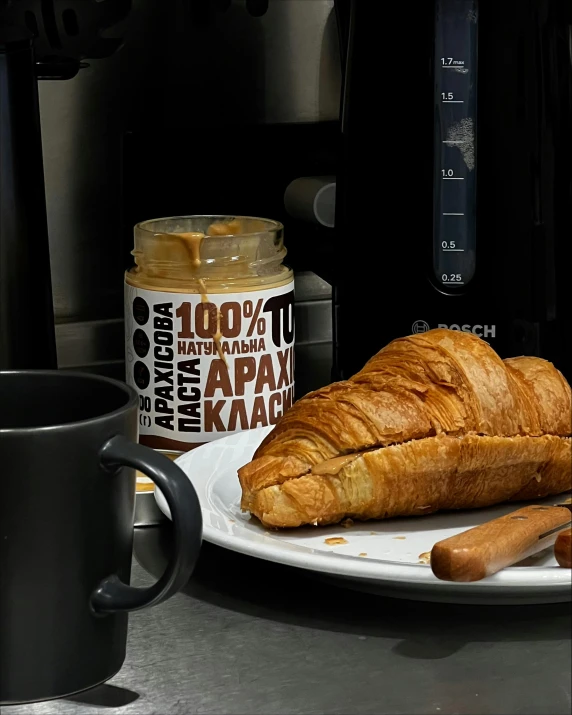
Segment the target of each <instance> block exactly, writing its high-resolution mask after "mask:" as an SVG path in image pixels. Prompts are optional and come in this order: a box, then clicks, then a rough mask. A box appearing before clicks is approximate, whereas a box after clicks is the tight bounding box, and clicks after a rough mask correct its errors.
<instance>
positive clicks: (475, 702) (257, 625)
mask: <svg viewBox="0 0 572 715" xmlns="http://www.w3.org/2000/svg"><path fill="white" fill-rule="evenodd" d="M170 528H171V527H170V525H163V526H161V527H147V528H139V529H137V530H136V535H135V559H136V562H135V563H134V567H133V577H132V583H133V584H134V585H143V584H145V583H149V582H150V581H151V579H152V577H151V576H150V575H149V574H150V573H151V574H155V575H158V574H159V573H160V572H161V570H162V568H163V566H164V563H165V556H164V555H165V553H167V550H168V548H169V540H170ZM571 633H572V623H571V613H570V605H569V604H558V605H550V606H519V607H515V606H503V607H492V606H479V607H475V606H451V605H439V604H429V603H421V602H414V601H398V600H392V599H388V598H381V597H379V596H374V595H369V594H362V593H357V592H353V591H350V590H347V589H344V588H338V587H336V586H332V585H331V584H326V583H323V582H321V581H319V580H318V579H317V578H315V577H313V576H312V575H311V574H308V573H305V572H302V571H298V570H296V569H292V568H288V567H283V566H278V565H276V564H272V563H268V562H263V561H258V560H255V559H252V558H249V557H245V556H240V555H238V554H234V553H231V552H228V551H224V550H222V549H219V548H217V547H215V546H212V545H210V544H204V546H203V551H202V554H201V557H200V560H199V564H198V566H197V569H196V571H195V574H194V576H193V578H192V579H191V581H190V582H189V584H188V586H187V587H186V589H185V590H184V592H183V593H180V594H178V595H177V596H175V597H174V598H172V599H171V600H170V601H168V602H167V603H165V604H163V605H161V606H158V607H156V608H153V609H150V610H148V611H144V612H142V613H136V614H134V615H132V616H131V617H130V630H129V641H128V647H127V659H126V661H125V665H124V667H123V669H122V670H121V672H120V673H119V675H118V676H116V677H115V678H114V679H113V680H111V681H109V683H108V684H107V685H104V686H100V687H99V688H95V689H93V690H91V691H88V692H87V693H83V694H82V695H79V696H75V697H74V698H70V699H67V700H59V701H54V702H47V703H39V704H36V705H25V706H13V707H3V708H2V713H3V715H20V714H22V715H24V714H25V715H56V714H57V715H66V714H68V713H69V715H76V714H80V713H81V714H82V715H83V714H84V713H85V715H91V714H92V713H106V714H107V715H115V714H117V715H120V714H121V715H151V714H153V715H155V714H157V715H159V714H161V715H175V714H179V713H180V714H181V715H183V714H187V713H204V714H207V713H209V714H210V713H212V714H217V715H218V714H221V715H223V714H224V715H230V714H231V713H232V714H237V715H243V714H244V715H247V714H248V715H254V714H255V713H264V714H266V715H270V714H271V713H276V714H280V715H282V714H283V715H298V714H300V715H302V714H303V715H311V714H314V713H315V714H319V715H338V714H339V715H349V714H353V713H356V714H358V713H359V714H360V715H361V714H363V715H366V714H371V715H385V714H387V715H415V714H417V713H420V714H421V713H422V714H425V713H436V714H438V715H453V714H460V715H485V714H487V715H516V714H517V713H518V714H519V715H520V714H522V715H544V714H546V715H570V711H571V707H572V701H571V679H572V675H571V673H572V669H571V668H572V663H571V660H572V658H571V644H570V640H571Z"/></svg>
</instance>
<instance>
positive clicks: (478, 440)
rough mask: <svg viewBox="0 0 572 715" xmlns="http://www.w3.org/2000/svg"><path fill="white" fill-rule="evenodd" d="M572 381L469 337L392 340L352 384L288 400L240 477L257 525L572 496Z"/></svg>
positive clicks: (442, 334)
mask: <svg viewBox="0 0 572 715" xmlns="http://www.w3.org/2000/svg"><path fill="white" fill-rule="evenodd" d="M571 422H572V403H571V395H570V386H569V385H568V383H567V382H566V380H565V379H564V377H563V376H562V374H561V373H560V372H559V371H558V370H557V369H556V368H555V367H554V366H553V365H552V364H551V363H549V362H547V361H546V360H542V359H540V358H533V357H520V358H510V359H507V360H501V359H500V358H499V356H498V355H497V354H496V353H495V352H494V350H493V349H492V348H491V347H490V346H489V345H488V344H487V343H486V342H484V341H483V340H481V339H480V338H478V337H476V336H474V335H472V334H469V333H462V332H459V331H450V330H431V331H429V332H427V333H423V334H420V335H411V336H409V337H406V338H400V339H398V340H394V341H393V342H392V343H390V344H389V345H388V346H387V347H385V348H383V350H381V351H380V352H379V353H378V354H377V355H375V356H374V357H373V358H372V359H371V360H370V361H369V362H368V363H367V364H366V365H365V367H364V368H363V369H362V370H361V371H360V372H358V373H357V374H356V375H354V376H353V377H352V378H350V379H349V380H346V381H343V382H337V383H334V384H332V385H329V386H328V387H325V388H322V389H320V390H317V391H316V392H313V393H310V394H309V395H307V396H306V397H304V398H303V399H301V400H299V401H298V402H297V403H295V404H294V405H293V407H292V408H291V409H290V410H289V411H288V412H287V413H286V414H285V415H284V416H283V417H282V418H281V420H280V421H279V423H278V424H277V425H276V427H275V428H274V430H273V431H272V432H271V433H270V434H269V435H268V436H267V437H266V439H265V440H264V441H263V442H262V444H261V445H260V447H259V448H258V450H257V451H256V453H255V455H254V458H253V460H252V462H250V463H249V464H247V465H245V466H244V467H242V468H241V469H240V470H239V472H238V475H239V479H240V484H241V487H242V503H241V506H242V508H243V509H244V510H249V511H250V512H251V513H252V514H254V515H255V516H256V517H258V519H260V521H261V522H262V523H263V524H265V525H266V526H270V527H296V526H301V525H304V524H316V525H325V524H333V523H336V522H338V521H340V520H342V519H344V518H346V517H351V518H353V519H363V520H365V519H380V518H387V517H393V516H410V515H411V516H413V515H423V514H429V513H432V512H435V511H438V510H440V509H466V508H474V507H484V506H489V505H491V504H496V503H499V502H503V501H509V500H515V501H517V500H528V499H537V498H541V497H546V496H549V495H552V494H559V493H561V492H565V491H567V490H569V489H570V488H571V481H572V476H571V463H572V454H571V439H570V435H571V431H572V427H571Z"/></svg>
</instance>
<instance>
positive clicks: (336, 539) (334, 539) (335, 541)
mask: <svg viewBox="0 0 572 715" xmlns="http://www.w3.org/2000/svg"><path fill="white" fill-rule="evenodd" d="M347 543H349V542H348V541H346V540H345V539H344V538H343V537H342V536H331V537H330V538H329V539H324V544H327V545H328V546H339V545H341V544H347Z"/></svg>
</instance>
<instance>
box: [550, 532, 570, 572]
mask: <svg viewBox="0 0 572 715" xmlns="http://www.w3.org/2000/svg"><path fill="white" fill-rule="evenodd" d="M554 556H556V561H558V564H559V566H562V568H565V569H570V568H572V529H566V531H561V532H560V533H559V534H558V538H557V539H556V543H555V544H554Z"/></svg>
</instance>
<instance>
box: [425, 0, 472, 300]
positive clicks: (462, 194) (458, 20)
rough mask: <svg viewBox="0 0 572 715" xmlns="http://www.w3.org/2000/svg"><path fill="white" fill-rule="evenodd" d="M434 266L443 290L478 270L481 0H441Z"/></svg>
mask: <svg viewBox="0 0 572 715" xmlns="http://www.w3.org/2000/svg"><path fill="white" fill-rule="evenodd" d="M435 17H436V20H435V55H434V78H435V81H434V104H435V114H434V116H435V119H434V179H433V186H434V202H433V206H434V216H433V272H434V280H435V283H436V285H437V286H438V287H439V288H440V289H441V290H442V291H443V292H445V293H451V292H453V293H455V292H458V291H459V289H460V288H461V287H462V286H466V285H467V284H468V283H469V282H470V281H471V279H472V278H473V276H474V274H475V264H476V186H477V185H476V151H475V150H476V120H477V111H476V110H477V1H476V0H437V2H436V15H435Z"/></svg>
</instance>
